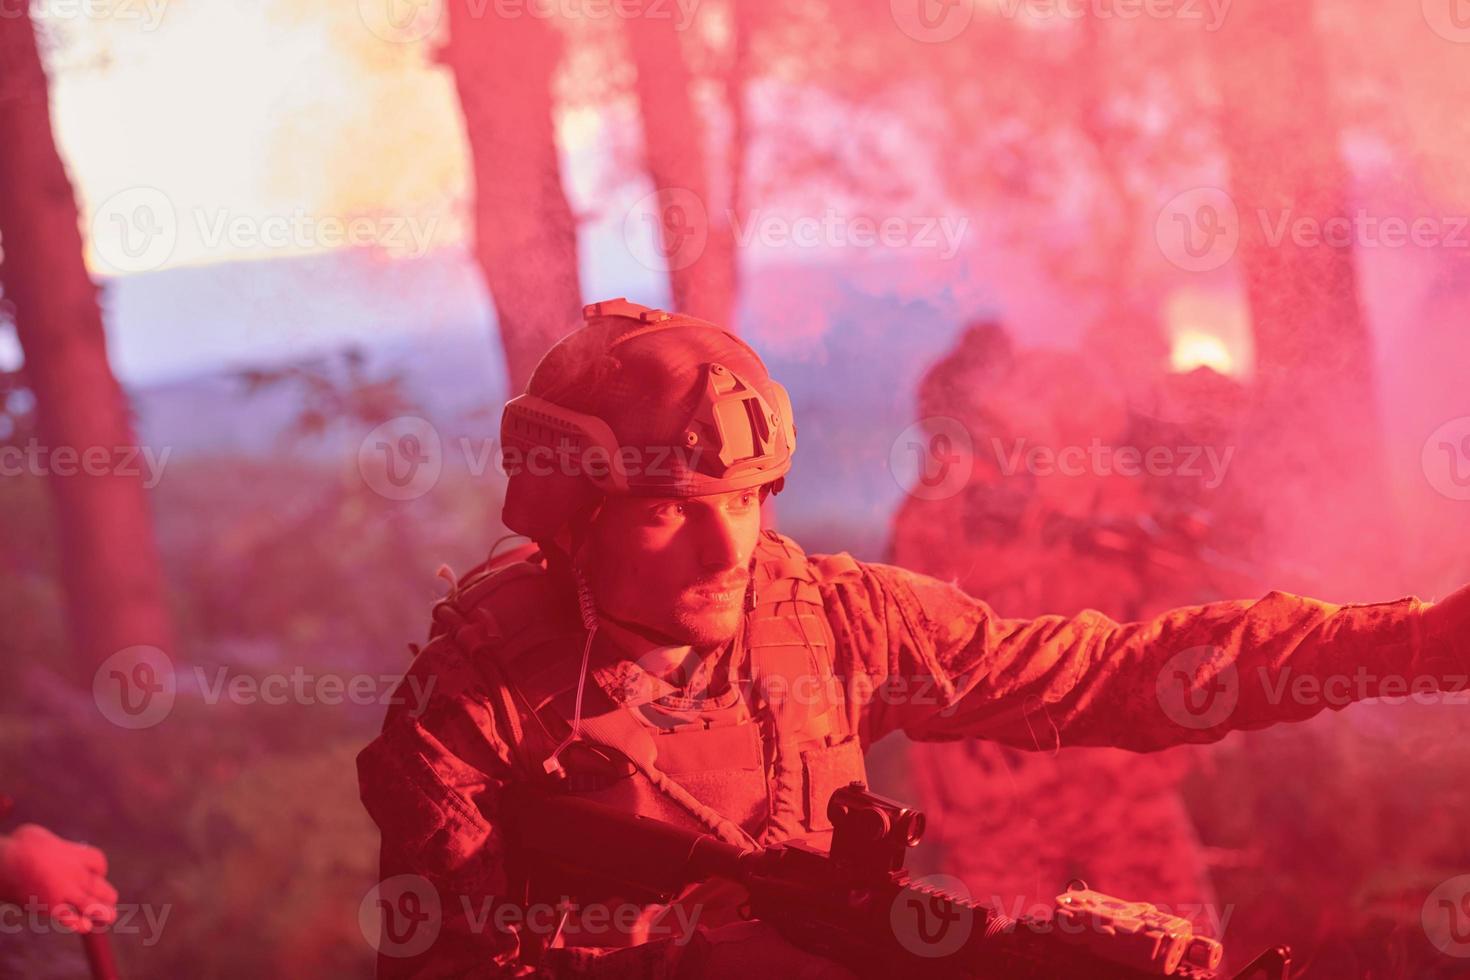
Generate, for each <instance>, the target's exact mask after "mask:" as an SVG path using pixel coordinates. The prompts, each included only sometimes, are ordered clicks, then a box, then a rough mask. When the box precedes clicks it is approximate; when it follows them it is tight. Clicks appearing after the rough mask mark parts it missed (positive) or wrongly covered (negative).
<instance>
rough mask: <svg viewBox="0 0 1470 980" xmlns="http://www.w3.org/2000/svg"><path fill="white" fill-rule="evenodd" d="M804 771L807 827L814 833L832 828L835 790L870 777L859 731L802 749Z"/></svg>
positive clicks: (802, 770)
mask: <svg viewBox="0 0 1470 980" xmlns="http://www.w3.org/2000/svg"><path fill="white" fill-rule="evenodd" d="M801 773H802V783H803V785H804V788H805V795H806V820H805V821H804V822H805V824H806V828H807V830H810V831H812V832H814V833H819V832H822V831H827V830H831V829H832V821H831V820H828V819H827V804H828V802H830V801H831V799H832V794H833V793H834V792H836V791H837V790H839V789H841V788H842V787H844V786H846V785H847V784H848V783H850V782H852V781H853V780H855V779H859V780H864V781H866V779H867V775H868V773H867V768H866V767H865V766H864V765H863V749H862V744H861V743H860V742H859V741H858V737H857V736H856V735H849V736H847V737H846V738H844V739H842V740H841V741H839V742H836V743H835V744H832V745H825V744H824V745H817V746H814V747H812V748H809V749H803V750H802V753H801Z"/></svg>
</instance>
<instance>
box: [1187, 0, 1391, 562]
mask: <svg viewBox="0 0 1470 980" xmlns="http://www.w3.org/2000/svg"><path fill="white" fill-rule="evenodd" d="M1314 10H1315V4H1312V3H1307V4H1288V3H1280V2H1279V0H1240V2H1238V3H1237V4H1236V5H1235V7H1234V9H1233V10H1232V12H1231V17H1230V19H1229V20H1228V22H1227V23H1226V25H1225V26H1224V28H1223V29H1222V30H1221V31H1220V32H1219V33H1217V34H1214V35H1211V36H1210V37H1208V38H1207V39H1206V44H1207V46H1208V47H1209V48H1210V51H1211V55H1212V58H1213V62H1214V65H1213V67H1214V71H1215V76H1216V79H1217V83H1218V87H1219V91H1220V97H1221V104H1222V105H1221V108H1222V118H1221V137H1222V139H1223V142H1224V146H1225V151H1226V159H1227V161H1228V163H1229V170H1230V178H1231V184H1230V188H1229V189H1230V193H1231V196H1232V198H1233V200H1234V203H1235V206H1236V208H1237V210H1238V213H1239V222H1240V243H1239V247H1238V252H1237V256H1236V257H1237V259H1238V261H1239V264H1240V265H1239V267H1240V269H1241V270H1242V274H1243V279H1244V282H1245V288H1246V294H1247V300H1248V303H1249V309H1250V314H1251V319H1252V324H1253V331H1254V336H1255V346H1256V397H1255V399H1254V410H1255V418H1254V422H1253V424H1252V425H1251V426H1250V432H1251V433H1252V435H1251V440H1250V443H1249V444H1248V445H1246V446H1244V447H1242V453H1241V463H1242V465H1243V468H1244V469H1245V470H1247V471H1248V472H1243V473H1242V474H1241V475H1242V476H1244V477H1246V478H1247V479H1248V480H1250V481H1251V482H1253V483H1256V484H1257V485H1259V486H1261V487H1263V488H1270V493H1271V496H1272V498H1273V506H1272V508H1271V514H1270V517H1269V518H1268V520H1270V521H1271V522H1272V523H1271V526H1270V527H1269V528H1268V530H1269V531H1270V532H1271V536H1272V537H1273V538H1274V540H1275V541H1276V543H1277V546H1278V547H1279V548H1280V549H1281V550H1282V554H1290V555H1291V556H1292V557H1293V559H1296V560H1300V561H1301V562H1302V563H1305V564H1307V565H1309V566H1314V567H1315V568H1316V570H1317V571H1316V573H1315V574H1314V576H1313V577H1314V578H1316V579H1317V581H1318V582H1325V581H1331V582H1332V583H1333V584H1332V586H1331V587H1332V588H1334V589H1345V588H1354V587H1367V586H1366V583H1367V582H1369V581H1371V578H1370V576H1371V574H1372V573H1373V572H1374V570H1375V568H1374V566H1378V569H1379V570H1381V568H1382V566H1383V565H1384V563H1385V559H1386V558H1388V557H1389V556H1386V555H1384V554H1383V553H1382V551H1381V549H1380V550H1379V551H1378V553H1377V554H1374V553H1373V549H1369V548H1365V547H1363V545H1362V543H1361V542H1362V537H1361V535H1362V531H1363V528H1364V526H1365V525H1369V526H1377V527H1378V528H1379V529H1380V530H1379V532H1378V533H1379V534H1380V535H1382V536H1383V538H1387V537H1388V535H1389V534H1391V533H1392V529H1391V528H1388V527H1385V525H1386V524H1387V523H1388V522H1389V520H1390V512H1389V508H1388V505H1387V501H1388V493H1387V489H1386V485H1385V482H1384V478H1383V472H1384V470H1383V465H1384V449H1383V445H1382V435H1381V432H1380V420H1379V414H1378V406H1377V395H1376V391H1375V386H1374V378H1373V375H1374V368H1373V352H1372V341H1371V338H1370V336H1369V333H1368V328H1367V325H1366V323H1365V321H1364V318H1363V315H1362V313H1361V310H1360V308H1359V305H1358V285H1357V277H1356V274H1355V272H1354V264H1353V243H1352V241H1351V239H1350V238H1349V239H1348V240H1347V241H1345V242H1343V243H1340V244H1336V245H1330V244H1326V243H1325V241H1322V240H1315V239H1313V238H1312V237H1311V236H1310V234H1309V235H1307V236H1302V235H1300V234H1295V233H1294V232H1293V230H1292V229H1293V228H1308V229H1310V228H1315V229H1324V230H1330V229H1332V228H1334V227H1335V228H1337V229H1338V230H1341V229H1343V228H1345V227H1351V226H1350V225H1346V221H1347V206H1346V205H1347V201H1346V198H1347V192H1348V186H1347V184H1348V174H1347V169H1346V166H1345V165H1344V163H1343V159H1342V155H1341V151H1340V148H1339V146H1338V140H1339V129H1338V124H1337V118H1336V114H1335V111H1334V107H1333V104H1332V98H1331V93H1330V91H1329V84H1328V76H1327V67H1326V65H1325V64H1324V60H1323V49H1322V44H1321V42H1320V40H1319V38H1318V35H1317V32H1316V29H1315V25H1314V21H1313V15H1314ZM1299 220H1300V221H1301V224H1297V222H1298V221H1299ZM1329 222H1331V224H1330V223H1329ZM1375 537H1377V535H1375ZM1348 583H1354V585H1349V584H1348ZM1298 584H1299V585H1300V586H1301V587H1307V586H1310V585H1311V584H1312V583H1308V582H1303V583H1298Z"/></svg>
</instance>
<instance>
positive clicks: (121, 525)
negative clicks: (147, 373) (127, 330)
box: [0, 16, 173, 685]
mask: <svg viewBox="0 0 1470 980" xmlns="http://www.w3.org/2000/svg"><path fill="white" fill-rule="evenodd" d="M0 244H3V249H4V260H3V264H0V277H3V280H4V283H5V298H6V300H7V301H8V302H9V304H10V305H11V307H12V310H13V316H14V320H15V329H16V334H17V337H18V338H19V340H20V346H21V350H22V351H23V352H24V355H25V376H26V380H27V383H28V384H29V386H30V389H31V391H32V393H33V394H34V395H35V399H36V425H37V439H38V444H39V447H40V448H42V449H44V450H46V451H47V455H45V456H44V457H43V456H41V455H40V454H37V457H36V458H38V459H41V460H43V463H42V466H43V467H44V469H45V471H46V475H47V482H48V485H49V487H50V492H51V497H52V500H53V506H54V508H55V514H56V525H57V532H58V533H57V537H58V539H59V542H60V546H61V566H62V580H63V581H62V584H63V588H64V590H65V596H66V605H67V620H68V623H69V629H70V630H71V631H72V635H73V638H74V643H75V650H74V656H73V658H72V660H71V662H70V664H69V667H70V673H71V675H72V676H73V678H74V679H75V680H77V681H78V682H80V683H82V684H86V685H90V684H91V682H92V675H93V673H94V671H95V670H96V668H97V667H98V665H99V664H101V663H102V661H103V660H105V659H107V658H108V657H109V656H111V655H112V654H113V653H116V652H117V651H120V650H122V649H125V648H127V647H132V646H139V645H150V646H157V647H160V648H161V649H163V650H164V651H165V652H168V653H170V654H171V653H172V652H173V650H172V644H173V637H172V631H171V628H170V619H169V614H168V608H167V603H166V599H165V589H164V582H163V572H162V568H161V563H160V561H159V557H158V551H157V547H156V544H155V542H154V538H153V522H152V517H151V515H150V513H149V509H148V501H147V499H146V497H145V495H144V489H143V483H142V479H141V476H140V470H139V468H138V463H137V461H136V452H135V450H136V445H137V437H136V436H135V435H134V434H133V430H132V425H131V423H130V420H129V418H128V405H127V400H126V398H125V396H124V395H123V392H122V389H121V388H120V387H119V386H118V383H117V379H116V378H114V377H113V375H112V370H111V368H110V367H109V366H108V363H107V343H106V338H105V336H104V334H103V331H102V314H101V310H100V309H99V308H98V304H97V293H96V287H95V286H94V285H93V283H92V281H91V279H90V278H89V277H88V275H87V269H86V266H85V264H84V262H83V258H82V238H81V234H80V232H79V231H78V218H77V204H76V199H75V196H74V195H73V193H72V187H71V182H70V180H69V179H68V178H67V175H66V171H65V169H64V167H63V166H62V162H61V157H60V155H59V153H58V152H57V149H56V143H55V140H54V139H53V137H52V132H51V118H50V110H49V107H48V102H47V85H46V75H45V72H44V70H43V68H42V66H41V59H40V55H39V53H38V51H37V47H36V35H35V31H34V29H33V27H32V24H31V21H30V19H29V18H28V17H24V16H22V17H10V16H5V17H0ZM89 450H91V451H92V455H93V457H94V458H95V459H100V458H101V457H102V455H103V454H105V455H106V459H107V460H109V461H110V465H104V466H91V465H89V466H87V467H85V469H84V468H82V467H80V466H79V465H78V460H79V459H81V460H85V458H86V454H87V453H88V451H89ZM70 454H75V455H74V456H73V457H72V459H71V460H70V462H68V461H67V460H66V456H67V455H70ZM73 471H75V472H74V475H66V474H67V473H70V472H73ZM87 471H94V472H93V473H92V474H91V475H89V473H88V472H87Z"/></svg>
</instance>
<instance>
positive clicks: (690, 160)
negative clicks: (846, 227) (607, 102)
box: [628, 7, 744, 330]
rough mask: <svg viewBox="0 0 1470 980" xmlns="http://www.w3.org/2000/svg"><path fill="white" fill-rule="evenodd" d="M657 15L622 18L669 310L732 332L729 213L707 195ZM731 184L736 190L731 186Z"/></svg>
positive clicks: (680, 78)
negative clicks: (654, 202)
mask: <svg viewBox="0 0 1470 980" xmlns="http://www.w3.org/2000/svg"><path fill="white" fill-rule="evenodd" d="M661 9H662V8H659V7H651V8H649V10H647V11H645V13H644V14H643V16H639V17H630V18H628V43H629V48H630V49H631V51H632V53H633V64H634V67H635V68H636V69H637V82H636V85H635V91H636V92H637V95H638V106H639V111H640V112H641V113H642V116H643V148H644V161H645V164H646V166H647V167H648V173H649V176H650V177H651V178H652V179H653V186H654V190H655V192H656V194H657V195H658V197H657V199H656V200H657V207H656V210H655V213H656V215H657V218H658V226H659V234H660V240H661V243H662V254H663V255H664V256H665V258H666V261H667V265H668V272H669V287H670V291H671V292H672V294H673V300H674V308H675V309H676V310H678V311H679V312H681V313H689V314H691V315H693V316H697V317H700V318H702V319H705V320H709V321H710V322H712V323H716V324H718V325H720V326H722V327H728V328H730V329H732V330H733V329H734V326H735V324H734V320H733V316H734V313H735V278H736V269H735V238H734V235H733V233H732V232H731V228H730V220H729V213H728V209H727V208H725V207H722V206H721V205H720V203H719V202H718V201H716V200H715V197H714V194H713V192H712V190H711V186H710V179H709V170H708V168H707V164H706V144H705V136H706V134H705V130H704V126H703V124H702V123H701V120H700V117H699V115H698V113H697V112H696V111H695V108H694V97H693V92H692V91H691V84H692V76H691V74H690V71H689V66H688V64H687V63H686V62H685V60H684V53H683V51H682V50H681V48H680V46H679V32H678V29H677V26H676V23H675V21H674V18H673V17H672V16H670V15H668V14H667V11H665V12H664V15H662V16H661V15H660V14H659V12H660V10H661ZM739 138H741V139H743V138H744V134H743V133H741V134H739ZM732 184H734V185H736V186H738V178H733V179H732Z"/></svg>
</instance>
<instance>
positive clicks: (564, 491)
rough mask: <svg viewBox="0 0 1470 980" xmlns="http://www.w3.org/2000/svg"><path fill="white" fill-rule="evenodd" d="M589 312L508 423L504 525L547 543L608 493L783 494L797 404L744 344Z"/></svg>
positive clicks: (635, 316)
mask: <svg viewBox="0 0 1470 980" xmlns="http://www.w3.org/2000/svg"><path fill="white" fill-rule="evenodd" d="M582 315H583V319H584V321H585V322H584V323H583V324H582V326H581V327H579V328H577V329H576V330H574V331H572V332H571V333H570V334H568V335H567V336H565V337H563V338H562V339H561V340H560V341H558V342H557V343H556V344H555V346H553V347H552V348H551V350H549V351H547V353H546V356H545V357H543V358H542V359H541V361H540V363H539V364H537V365H536V370H535V371H534V372H533V373H532V375H531V380H530V381H529V382H528V383H527V385H526V391H525V393H524V394H522V395H519V396H517V397H516V398H513V399H511V400H510V401H509V402H507V403H506V406H505V411H504V414H503V415H502V416H501V421H500V443H501V458H502V463H503V464H504V467H505V472H506V473H507V475H508V476H509V484H508V485H507V487H506V494H505V508H504V512H503V514H502V520H503V521H504V523H505V525H506V527H508V528H510V529H511V530H513V531H517V532H519V533H521V534H525V535H527V536H529V537H531V538H534V539H535V540H537V541H543V542H544V541H552V540H555V539H556V538H557V536H558V534H559V532H561V531H562V530H564V529H565V528H566V527H567V526H568V524H569V523H570V522H571V521H573V520H574V519H575V518H577V517H578V516H579V515H585V514H590V513H591V512H592V511H593V509H594V508H595V507H596V506H597V505H598V504H599V503H600V502H601V501H602V500H603V499H604V498H605V496H607V495H610V494H633V495H640V496H684V497H692V496H698V495H702V494H711V493H723V492H726V491H730V490H743V489H748V488H752V487H758V486H762V485H764V484H772V486H771V490H772V492H778V491H779V490H780V489H781V487H782V485H783V484H784V482H785V480H784V477H785V474H786V472H787V470H789V469H790V468H791V456H792V454H793V453H794V452H795V451H796V425H795V422H794V421H793V419H792V414H791V399H790V397H789V396H788V395H787V394H786V389H785V388H783V387H782V386H781V385H779V384H777V383H776V382H775V381H773V380H771V377H770V375H769V374H768V373H767V371H766V366H765V365H764V364H763V363H762V362H761V359H760V357H759V355H757V354H756V352H755V351H753V350H752V349H751V348H750V347H749V345H747V344H746V343H745V342H744V341H742V340H741V339H740V338H739V337H736V336H735V335H734V334H732V333H730V332H729V331H727V330H724V329H721V328H720V327H717V326H715V325H714V324H711V323H707V322H705V321H703V320H697V319H695V318H694V317H690V316H683V315H681V314H677V313H665V312H663V311H662V310H653V309H649V308H648V307H646V306H639V305H638V304H636V303H630V302H628V301H627V300H625V299H613V300H606V301H604V302H601V303H593V304H591V305H590V306H588V307H586V308H585V309H584V310H583V311H582Z"/></svg>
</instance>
